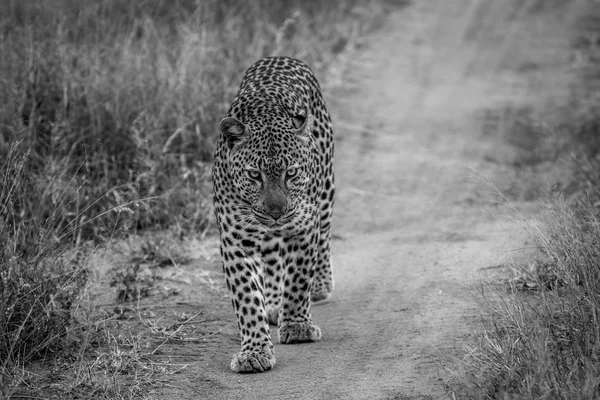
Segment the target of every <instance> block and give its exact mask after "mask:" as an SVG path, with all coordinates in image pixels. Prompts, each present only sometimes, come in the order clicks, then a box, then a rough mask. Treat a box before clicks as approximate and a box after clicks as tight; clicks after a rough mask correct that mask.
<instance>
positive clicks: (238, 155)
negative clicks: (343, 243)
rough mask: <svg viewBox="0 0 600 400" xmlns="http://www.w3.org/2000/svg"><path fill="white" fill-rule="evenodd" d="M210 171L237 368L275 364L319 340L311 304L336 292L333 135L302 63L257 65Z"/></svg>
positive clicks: (271, 60) (275, 60)
mask: <svg viewBox="0 0 600 400" xmlns="http://www.w3.org/2000/svg"><path fill="white" fill-rule="evenodd" d="M218 130H219V133H218V139H217V143H216V148H215V153H214V162H213V170H212V179H213V205H214V211H215V216H216V222H217V225H218V229H219V236H220V255H221V263H222V268H223V272H224V276H225V281H226V285H227V289H228V291H229V297H230V299H231V304H232V306H233V309H234V312H235V315H236V319H237V325H238V330H239V334H240V337H241V349H240V351H239V353H237V354H235V355H234V356H233V359H232V360H231V363H230V368H231V370H232V371H234V372H239V373H257V372H265V371H268V370H271V369H272V368H273V367H274V366H275V353H274V348H273V341H272V339H271V331H270V325H274V326H276V327H277V333H278V339H279V343H280V344H292V343H303V342H316V341H319V340H321V336H322V334H321V329H320V328H319V327H318V326H317V325H315V324H314V322H313V320H312V317H311V312H310V306H311V303H313V304H314V303H318V302H325V301H327V300H328V299H329V298H330V296H331V294H332V291H333V287H334V282H333V272H332V263H331V219H332V212H333V204H334V197H335V186H334V173H333V172H334V171H333V153H334V142H333V127H332V121H331V116H330V114H329V112H328V111H327V107H326V105H325V100H324V97H323V94H322V91H321V86H320V85H319V82H318V81H317V78H316V77H315V75H314V73H313V72H312V70H311V69H310V68H309V67H308V66H307V65H306V64H305V63H304V62H303V61H300V60H298V59H295V58H290V57H283V56H274V57H266V58H263V59H260V60H259V61H257V62H255V63H254V64H253V65H252V66H250V68H248V69H247V71H246V73H245V75H244V76H243V78H242V81H241V84H240V88H239V91H238V93H237V95H236V96H235V98H234V99H233V101H232V103H231V106H230V107H229V111H228V112H227V114H226V115H225V117H224V118H223V119H222V120H221V121H220V123H219V127H218Z"/></svg>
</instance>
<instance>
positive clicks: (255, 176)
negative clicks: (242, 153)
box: [246, 169, 262, 181]
mask: <svg viewBox="0 0 600 400" xmlns="http://www.w3.org/2000/svg"><path fill="white" fill-rule="evenodd" d="M246 174H247V175H248V178H250V179H252V180H254V181H261V180H262V176H261V174H260V171H258V170H256V169H249V170H246Z"/></svg>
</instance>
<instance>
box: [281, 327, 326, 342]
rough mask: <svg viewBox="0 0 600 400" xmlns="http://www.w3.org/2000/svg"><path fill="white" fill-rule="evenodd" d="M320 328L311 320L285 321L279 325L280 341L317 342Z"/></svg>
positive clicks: (319, 338)
mask: <svg viewBox="0 0 600 400" xmlns="http://www.w3.org/2000/svg"><path fill="white" fill-rule="evenodd" d="M319 340H321V328H319V327H318V326H316V325H314V324H313V323H311V322H286V323H283V324H281V326H280V327H279V342H280V343H283V344H285V343H302V342H318V341H319Z"/></svg>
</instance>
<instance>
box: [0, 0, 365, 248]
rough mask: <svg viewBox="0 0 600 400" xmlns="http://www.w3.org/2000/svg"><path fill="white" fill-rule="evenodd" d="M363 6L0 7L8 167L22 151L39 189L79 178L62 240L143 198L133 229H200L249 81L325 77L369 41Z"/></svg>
mask: <svg viewBox="0 0 600 400" xmlns="http://www.w3.org/2000/svg"><path fill="white" fill-rule="evenodd" d="M369 7H374V8H375V9H377V4H376V2H375V1H370V2H367V3H360V2H357V1H353V0H336V1H331V2H319V1H316V0H313V1H300V0H285V1H278V2H269V1H266V0H254V1H239V0H226V1H222V0H218V1H217V0H206V1H191V0H175V1H172V2H165V1H159V0H155V1H145V2H140V1H135V0H124V1H122V0H100V1H96V0H83V1H81V0H60V1H53V2H47V1H42V0H29V1H16V0H12V1H8V2H2V4H0V16H1V17H0V28H1V29H0V54H2V57H0V91H1V95H0V101H1V102H2V107H0V108H1V111H0V129H1V131H2V134H1V135H0V156H5V155H6V153H7V151H8V147H9V145H10V144H11V143H14V142H15V141H16V140H22V143H21V146H20V151H25V149H27V150H28V151H30V159H31V162H30V164H29V170H28V173H31V174H35V175H36V176H39V179H40V181H41V182H40V184H41V186H42V187H43V186H44V183H45V182H43V181H44V179H47V177H48V176H51V175H53V174H54V173H55V172H56V171H61V172H62V173H63V174H64V176H67V177H69V179H75V180H76V184H75V185H72V186H71V187H76V188H77V196H74V195H73V196H66V200H65V201H64V203H63V204H62V205H61V208H62V210H63V215H64V218H63V219H62V220H58V221H56V223H57V226H56V227H55V228H56V229H62V228H64V226H65V225H67V224H69V223H73V222H72V221H73V219H74V218H75V216H77V217H78V218H80V221H75V222H74V224H75V225H76V226H79V225H80V224H81V222H84V221H85V220H86V219H89V218H91V217H92V216H95V215H97V214H99V213H100V212H101V211H102V210H105V209H107V208H108V207H110V206H118V205H119V204H120V203H122V202H127V201H129V200H133V199H146V198H152V199H153V200H152V201H148V202H143V201H142V202H140V203H138V204H137V205H138V206H139V207H138V208H137V209H135V213H136V218H135V221H136V224H137V226H138V227H150V226H152V227H157V226H162V227H167V226H171V225H177V226H179V227H182V228H194V229H204V228H205V227H206V225H207V224H208V223H209V219H210V214H211V213H210V211H209V208H210V202H209V201H208V192H209V189H208V187H207V184H206V182H207V169H208V165H207V163H208V162H210V159H211V155H212V152H213V146H214V137H215V127H216V122H217V121H218V120H219V119H220V118H221V117H222V116H223V115H224V113H225V112H226V109H227V106H228V104H229V103H230V102H231V100H232V98H233V96H234V95H235V92H236V89H237V85H238V84H239V81H240V79H241V75H242V73H243V71H244V70H245V69H246V68H247V67H248V66H249V65H250V64H251V63H253V62H254V61H256V60H257V59H259V58H261V57H263V56H267V55H290V56H295V57H298V58H301V59H303V60H305V61H306V62H308V63H309V64H310V65H311V66H312V67H313V68H314V69H315V70H316V72H317V73H318V74H320V75H323V74H324V71H325V67H326V66H327V65H328V64H330V63H331V61H332V60H334V59H335V57H336V53H339V52H340V51H342V50H344V49H345V48H346V47H347V46H351V45H352V43H353V41H354V39H355V38H356V36H357V35H358V34H360V33H361V31H363V30H364V29H365V26H366V25H365V24H366V23H368V22H369V19H370V15H371V12H372V11H369ZM165 145H166V146H165ZM52 184H53V185H58V186H61V187H62V188H64V182H57V181H54V182H52ZM116 187H118V188H119V189H118V190H117V191H114V189H115V188H116ZM109 191H112V192H113V194H112V195H110V196H105V194H106V193H107V192H109ZM100 198H102V200H101V201H98V199H100ZM84 210H85V211H84ZM82 220H83V221H82ZM82 229H83V230H84V232H83V233H84V235H85V236H88V237H89V236H98V235H99V234H100V233H101V232H98V230H99V228H98V227H97V226H95V225H94V224H90V225H87V226H86V225H84V227H83V228H82Z"/></svg>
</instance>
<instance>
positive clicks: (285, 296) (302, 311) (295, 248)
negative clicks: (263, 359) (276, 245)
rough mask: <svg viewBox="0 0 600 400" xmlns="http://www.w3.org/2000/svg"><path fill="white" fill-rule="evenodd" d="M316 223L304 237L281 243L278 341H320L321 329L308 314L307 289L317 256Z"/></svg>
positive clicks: (308, 288)
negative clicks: (281, 262) (281, 267)
mask: <svg viewBox="0 0 600 400" xmlns="http://www.w3.org/2000/svg"><path fill="white" fill-rule="evenodd" d="M317 226H318V225H317V224H315V225H314V226H313V228H312V229H311V231H310V232H308V233H307V234H304V235H299V236H294V237H291V238H284V240H283V249H282V254H283V259H284V263H283V266H284V269H283V288H282V289H283V293H282V299H281V309H280V312H279V324H278V327H279V329H278V331H279V342H280V343H300V342H316V341H318V340H321V329H320V328H319V327H318V326H316V325H315V324H313V322H312V318H311V315H310V289H311V284H312V278H313V273H314V264H315V261H316V257H317V244H318V237H319V231H318V228H317Z"/></svg>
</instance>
